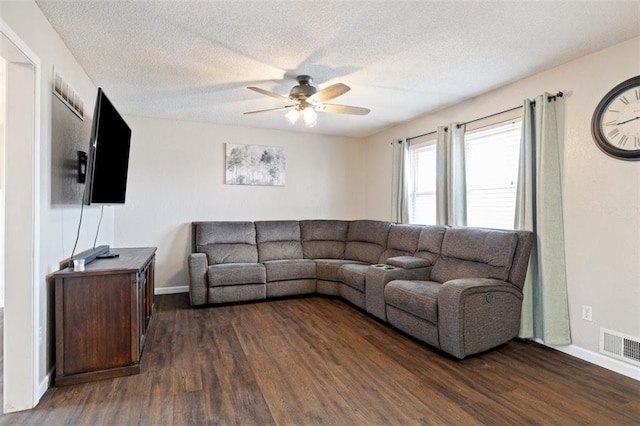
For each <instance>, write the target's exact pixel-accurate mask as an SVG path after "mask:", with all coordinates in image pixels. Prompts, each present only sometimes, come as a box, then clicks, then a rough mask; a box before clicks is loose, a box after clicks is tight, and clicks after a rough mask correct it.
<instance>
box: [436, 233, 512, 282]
mask: <svg viewBox="0 0 640 426" xmlns="http://www.w3.org/2000/svg"><path fill="white" fill-rule="evenodd" d="M517 244H518V235H517V234H516V233H515V232H513V231H500V230H495V229H480V228H449V229H447V230H446V232H445V234H444V238H443V240H442V250H441V252H440V257H439V258H438V259H437V260H436V263H435V265H434V267H433V270H432V271H431V279H432V280H433V281H438V282H441V283H443V282H445V281H449V280H453V279H457V278H494V279H498V280H504V281H507V279H508V277H509V270H510V269H511V264H512V262H513V254H514V252H515V249H516V246H517Z"/></svg>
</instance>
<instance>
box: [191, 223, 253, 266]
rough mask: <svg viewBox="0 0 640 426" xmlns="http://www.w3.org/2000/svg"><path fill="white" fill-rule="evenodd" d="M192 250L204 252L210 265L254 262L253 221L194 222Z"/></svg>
mask: <svg viewBox="0 0 640 426" xmlns="http://www.w3.org/2000/svg"><path fill="white" fill-rule="evenodd" d="M193 251H194V253H205V254H206V255H207V260H208V263H209V264H210V265H213V264H217V263H256V262H257V261H258V249H257V247H256V229H255V227H254V225H253V222H194V223H193Z"/></svg>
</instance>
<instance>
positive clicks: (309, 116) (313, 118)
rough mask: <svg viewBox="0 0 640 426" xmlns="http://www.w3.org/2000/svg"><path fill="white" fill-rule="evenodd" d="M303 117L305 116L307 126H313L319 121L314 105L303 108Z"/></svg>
mask: <svg viewBox="0 0 640 426" xmlns="http://www.w3.org/2000/svg"><path fill="white" fill-rule="evenodd" d="M302 117H303V118H304V125H305V126H306V127H313V126H315V125H316V123H317V122H318V121H317V119H318V114H316V112H315V110H314V109H313V108H312V107H306V108H305V109H304V110H302Z"/></svg>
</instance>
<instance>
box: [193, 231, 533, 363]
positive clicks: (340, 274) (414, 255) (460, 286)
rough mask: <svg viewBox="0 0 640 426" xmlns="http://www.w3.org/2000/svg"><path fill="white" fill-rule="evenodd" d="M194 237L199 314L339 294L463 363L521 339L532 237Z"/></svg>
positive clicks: (399, 234) (247, 234) (275, 233)
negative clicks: (207, 308)
mask: <svg viewBox="0 0 640 426" xmlns="http://www.w3.org/2000/svg"><path fill="white" fill-rule="evenodd" d="M192 230H193V247H192V253H191V254H190V255H189V259H188V263H189V279H190V282H189V289H190V300H191V305H192V306H200V305H215V304H222V303H232V302H245V301H254V300H265V299H270V298H278V297H285V296H296V295H309V294H320V295H329V296H337V297H340V298H342V299H344V300H346V301H348V302H349V303H351V304H353V305H355V306H357V307H359V308H361V309H363V310H365V311H366V312H368V313H369V314H371V315H373V316H375V317H377V318H379V319H380V320H382V321H385V322H388V323H389V324H391V325H392V326H394V327H396V328H397V329H399V330H402V331H404V332H405V333H407V334H409V335H411V336H413V337H415V338H417V339H419V340H421V341H423V342H426V343H427V344H429V345H431V346H434V347H436V348H439V349H441V350H442V351H444V352H447V353H449V354H451V355H453V356H454V357H457V358H460V359H462V358H464V357H466V356H468V355H472V354H475V353H479V352H483V351H486V350H488V349H491V348H494V347H496V346H498V345H501V344H503V343H506V342H508V341H509V340H511V339H512V338H513V337H515V336H516V335H517V333H518V329H519V326H520V309H521V305H522V286H523V283H524V279H525V274H526V271H527V266H528V262H529V255H530V252H531V247H532V244H533V234H532V233H531V232H527V231H504V230H495V229H483V228H468V227H445V226H426V225H425V226H422V225H399V224H393V223H391V222H384V221H373V220H354V221H342V220H302V221H294V220H289V221H257V222H194V223H193V224H192Z"/></svg>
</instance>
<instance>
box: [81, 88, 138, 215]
mask: <svg viewBox="0 0 640 426" xmlns="http://www.w3.org/2000/svg"><path fill="white" fill-rule="evenodd" d="M130 145H131V129H130V128H129V126H127V123H125V121H124V119H123V118H122V117H121V116H120V114H119V113H118V111H117V110H116V109H115V108H114V106H113V104H112V103H111V102H110V101H109V98H107V96H106V95H105V94H104V92H103V91H102V89H98V97H97V99H96V107H95V110H94V114H93V124H92V127H91V138H90V140H89V159H88V164H87V183H86V187H85V203H86V204H123V203H124V200H125V193H126V191H127V172H128V167H129V148H130Z"/></svg>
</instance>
